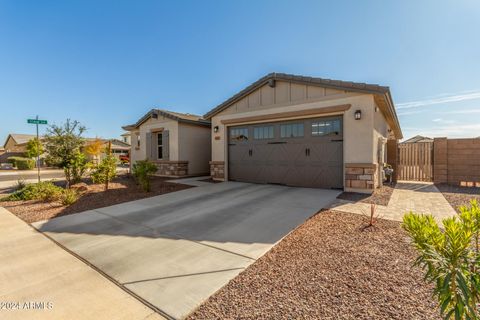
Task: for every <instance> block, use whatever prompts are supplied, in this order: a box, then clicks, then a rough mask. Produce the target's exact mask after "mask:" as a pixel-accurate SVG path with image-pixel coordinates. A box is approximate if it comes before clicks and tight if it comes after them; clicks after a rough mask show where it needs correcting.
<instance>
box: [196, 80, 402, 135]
mask: <svg viewBox="0 0 480 320" xmlns="http://www.w3.org/2000/svg"><path fill="white" fill-rule="evenodd" d="M275 80H283V81H290V82H295V83H301V84H307V85H316V86H320V87H325V88H331V89H337V90H345V91H351V92H359V93H368V94H373V95H375V97H376V99H375V101H376V102H377V103H378V104H379V107H380V108H381V109H382V111H383V113H384V115H385V118H386V119H387V122H388V124H389V125H390V127H391V128H392V129H393V131H394V133H395V137H396V138H397V139H402V138H403V135H402V130H401V129H400V123H399V121H398V117H397V113H396V111H395V105H394V104H393V99H392V96H391V94H390V88H389V87H385V86H379V85H376V84H368V83H359V82H351V81H340V80H331V79H323V78H314V77H304V76H298V75H292V74H286V73H270V74H268V75H266V76H264V77H263V78H261V79H259V80H257V81H255V82H254V83H252V84H251V85H249V86H248V87H246V88H245V89H243V90H242V91H240V92H238V93H237V94H235V95H234V96H232V97H231V98H229V99H228V100H226V101H225V102H223V103H221V104H219V105H218V106H216V107H215V108H213V109H212V110H210V111H209V112H207V113H206V114H205V115H204V116H203V117H204V118H205V119H211V118H212V117H213V116H214V115H216V114H217V113H219V112H221V111H223V110H225V109H227V108H228V107H230V106H231V105H232V104H234V103H235V102H237V101H239V100H240V99H242V98H243V97H245V96H247V95H248V94H250V93H252V92H254V91H255V90H257V89H259V88H260V87H262V86H264V85H266V84H269V83H271V82H272V81H275Z"/></svg>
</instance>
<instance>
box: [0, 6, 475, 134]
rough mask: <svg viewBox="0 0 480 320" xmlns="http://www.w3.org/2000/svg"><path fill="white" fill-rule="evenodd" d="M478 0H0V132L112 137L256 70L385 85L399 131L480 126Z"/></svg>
mask: <svg viewBox="0 0 480 320" xmlns="http://www.w3.org/2000/svg"><path fill="white" fill-rule="evenodd" d="M478 30H480V2H479V1H476V0H459V1H438V0H437V1H428V0H424V1H383V0H378V1H353V0H352V1H329V2H327V1H324V2H323V1H293V0H292V1H281V0H275V1H244V0H242V1H220V0H218V1H208V0H204V1H159V0H156V1H148V0H142V1H119V0H115V1H100V0H97V1H85V0H82V1H60V0H58V1H47V0H45V1H33V0H32V1H22V0H0V139H1V140H2V141H4V140H3V139H4V138H5V137H6V136H7V134H8V133H10V132H16V133H33V132H34V127H33V126H32V125H28V124H27V123H26V119H27V118H31V117H34V116H35V115H37V114H38V115H39V116H40V117H41V118H43V119H47V120H48V121H49V122H51V123H52V122H54V123H61V122H63V121H64V120H65V119H66V118H71V119H75V120H79V121H80V122H82V123H83V124H84V125H86V126H87V128H88V129H89V130H88V132H87V135H88V136H99V137H105V138H106V137H117V136H119V135H120V134H121V133H122V130H121V126H122V125H125V124H130V123H132V122H135V121H136V120H137V119H138V118H139V117H140V116H142V115H143V114H144V113H145V112H147V111H148V110H149V109H150V108H152V107H158V108H165V109H172V110H176V111H180V112H190V113H197V114H203V113H205V112H207V111H208V110H210V109H211V108H213V107H214V106H216V105H217V104H219V103H221V102H223V101H224V100H225V99H227V98H229V97H230V96H231V95H233V94H234V93H236V92H237V91H239V90H241V89H242V88H244V87H245V86H247V85H248V84H250V83H251V82H253V81H255V80H257V79H258V78H259V77H261V76H263V75H265V74H267V73H269V72H285V73H293V74H300V75H308V76H318V77H323V78H331V79H339V80H349V81H358V82H367V83H378V84H381V85H387V86H390V88H391V91H392V94H393V98H394V101H395V103H396V106H397V112H398V114H399V117H400V122H401V125H402V129H403V131H404V135H405V137H410V136H412V135H415V134H424V135H429V136H449V137H473V136H480V121H479V119H480V41H478Z"/></svg>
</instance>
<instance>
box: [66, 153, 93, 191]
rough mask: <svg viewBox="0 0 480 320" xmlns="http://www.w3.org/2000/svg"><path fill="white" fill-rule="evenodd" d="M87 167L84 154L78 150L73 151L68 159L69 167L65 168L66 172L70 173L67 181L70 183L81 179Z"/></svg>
mask: <svg viewBox="0 0 480 320" xmlns="http://www.w3.org/2000/svg"><path fill="white" fill-rule="evenodd" d="M87 167H88V161H87V157H86V156H85V154H84V153H82V152H80V151H78V152H75V154H74V155H73V158H72V159H71V160H70V165H69V169H68V170H67V173H68V174H69V175H70V176H69V179H67V181H71V182H72V184H75V183H78V182H80V181H82V177H83V176H84V175H85V171H86V170H87Z"/></svg>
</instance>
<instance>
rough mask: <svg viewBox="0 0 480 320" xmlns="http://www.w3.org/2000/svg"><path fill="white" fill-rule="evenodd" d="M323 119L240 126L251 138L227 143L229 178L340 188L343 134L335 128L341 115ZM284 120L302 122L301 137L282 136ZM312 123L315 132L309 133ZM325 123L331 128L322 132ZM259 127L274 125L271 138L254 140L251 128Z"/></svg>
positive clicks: (337, 126) (337, 127) (339, 126)
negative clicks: (230, 143)
mask: <svg viewBox="0 0 480 320" xmlns="http://www.w3.org/2000/svg"><path fill="white" fill-rule="evenodd" d="M326 119H327V120H324V119H317V120H315V119H313V120H295V121H291V122H282V123H265V124H256V125H255V126H253V125H252V126H243V128H244V130H246V129H245V128H247V127H248V132H249V134H250V138H251V139H250V140H248V141H243V142H242V143H238V144H236V145H232V146H229V155H228V159H229V178H230V179H231V180H238V181H249V182H257V183H276V184H284V185H289V186H298V187H317V188H342V187H343V140H342V139H343V137H342V132H341V130H340V131H339V128H341V117H333V118H332V117H330V118H326ZM332 119H333V121H334V122H332ZM329 121H330V122H329ZM288 123H292V124H297V125H299V124H300V125H303V136H301V137H299V136H296V137H290V138H282V137H281V136H280V133H281V132H288V131H285V130H283V131H281V130H280V127H281V126H282V125H284V124H288ZM339 123H340V125H339ZM313 124H315V130H316V132H315V134H312V130H313V129H312V128H313V127H314V125H313ZM332 124H333V125H334V126H333V125H332ZM327 125H332V127H330V128H333V127H335V131H333V132H332V131H330V132H329V133H328V134H326V135H322V134H323V131H322V130H325V129H324V128H325V127H326V126H327ZM259 126H260V127H261V126H264V127H266V126H269V127H274V132H275V135H274V137H272V138H271V139H254V138H253V132H254V128H255V127H259ZM284 127H285V126H284ZM291 127H293V126H291ZM318 128H321V129H318ZM237 131H238V130H237ZM237 131H235V132H237ZM257 132H258V130H257ZM292 132H293V130H292ZM297 132H298V131H297ZM255 138H257V137H255ZM239 145H240V146H239Z"/></svg>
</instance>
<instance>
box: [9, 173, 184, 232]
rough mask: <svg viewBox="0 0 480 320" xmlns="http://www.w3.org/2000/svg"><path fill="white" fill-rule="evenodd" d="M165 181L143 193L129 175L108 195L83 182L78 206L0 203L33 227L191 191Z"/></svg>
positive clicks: (97, 186)
mask: <svg viewBox="0 0 480 320" xmlns="http://www.w3.org/2000/svg"><path fill="white" fill-rule="evenodd" d="M166 180H169V179H168V178H160V177H153V178H152V189H151V191H150V192H144V191H143V190H142V189H141V188H140V186H138V185H137V184H136V183H135V181H134V179H133V178H132V177H131V176H128V175H121V176H118V177H116V178H114V179H113V181H112V182H110V184H109V189H108V190H107V191H105V188H104V185H103V184H92V183H91V182H90V180H89V179H86V180H85V182H86V190H84V191H83V192H81V195H80V197H79V199H78V200H77V202H75V203H74V204H72V205H70V206H65V205H62V204H61V203H60V202H58V201H55V202H42V201H37V200H29V201H0V207H4V208H5V209H7V210H9V211H10V212H12V213H13V214H15V215H16V216H18V217H20V218H21V219H22V220H24V221H25V222H28V223H32V222H36V221H41V220H46V219H52V218H55V217H58V216H63V215H67V214H72V213H77V212H82V211H86V210H92V209H97V208H102V207H107V206H111V205H114V204H118V203H122V202H127V201H133V200H137V199H142V198H147V197H153V196H156V195H160V194H164V193H169V192H174V191H178V190H183V189H187V188H191V187H190V186H186V185H182V184H178V183H170V182H165V181H166ZM56 184H58V183H56Z"/></svg>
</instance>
